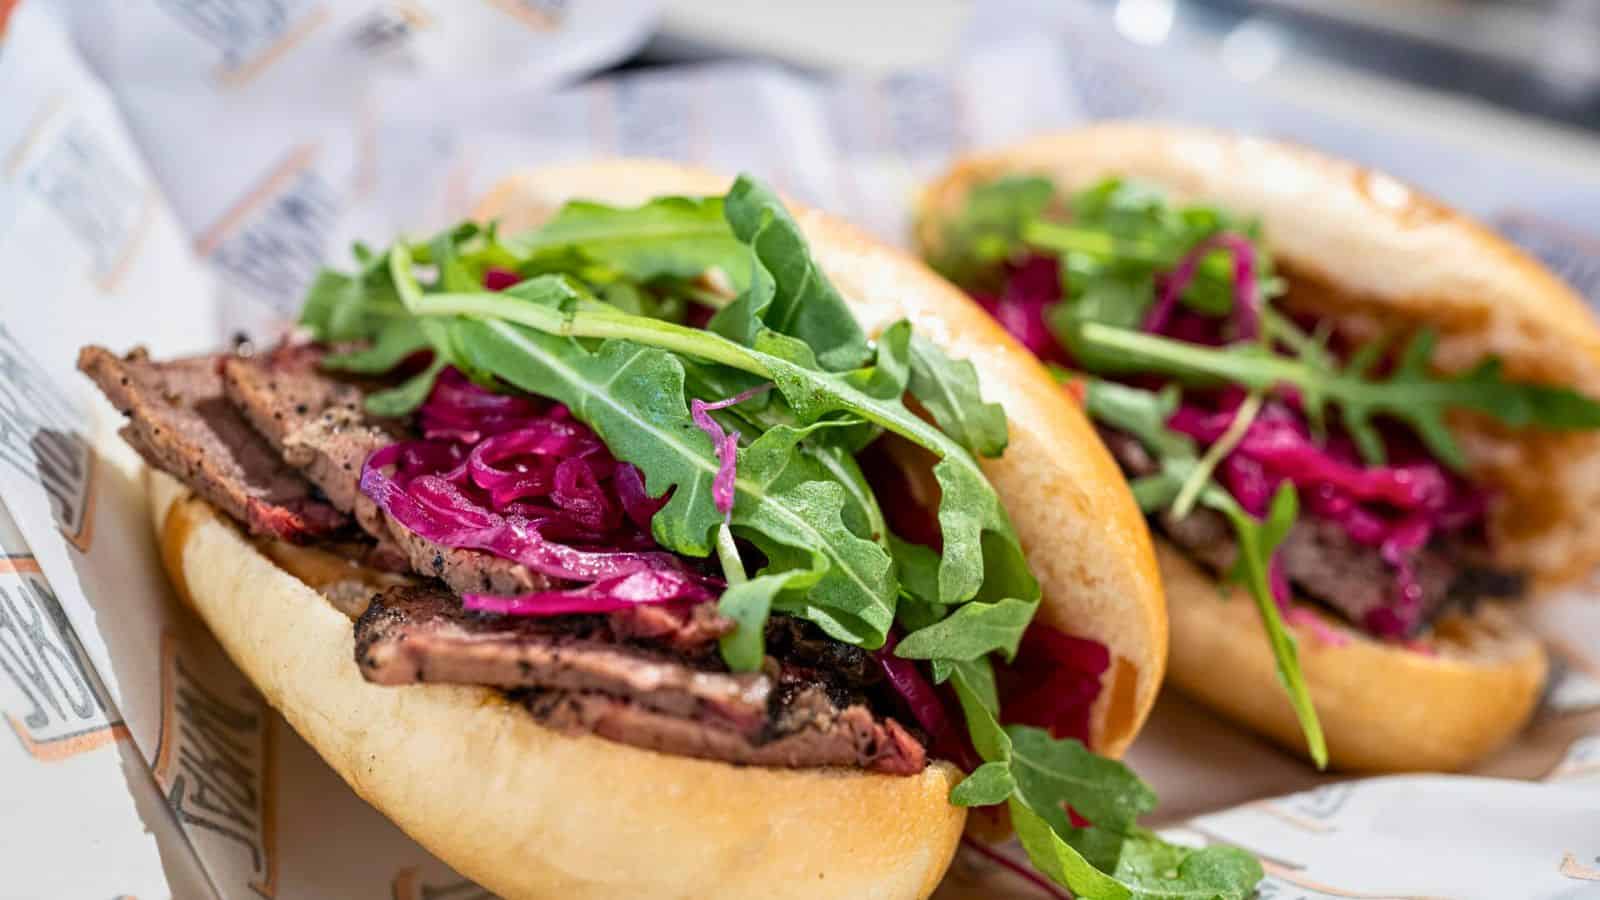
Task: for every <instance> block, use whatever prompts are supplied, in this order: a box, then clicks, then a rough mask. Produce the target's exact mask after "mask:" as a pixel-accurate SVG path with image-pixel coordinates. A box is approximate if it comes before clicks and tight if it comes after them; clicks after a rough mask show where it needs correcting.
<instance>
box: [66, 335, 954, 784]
mask: <svg viewBox="0 0 1600 900" xmlns="http://www.w3.org/2000/svg"><path fill="white" fill-rule="evenodd" d="M322 355H323V354H322V351H321V350H319V349H318V348H316V347H311V346H305V345H300V346H286V347H280V348H277V349H274V350H272V351H269V352H267V353H264V354H261V355H259V356H253V357H247V356H238V355H228V354H220V355H213V356H204V357H194V358H189V359H181V360H176V361H172V362H155V361H152V360H150V359H149V358H148V356H147V354H145V353H144V352H143V351H142V350H136V351H134V352H133V353H130V354H128V355H127V356H125V357H118V356H116V355H115V354H112V353H111V352H109V351H107V350H104V349H102V348H99V347H88V348H85V349H84V350H83V352H82V353H81V354H80V356H79V368H80V369H82V370H83V371H84V372H85V373H87V374H88V375H89V376H90V377H91V378H92V379H94V381H95V383H96V384H97V385H99V386H100V388H101V390H102V391H103V392H104V393H105V394H106V396H107V397H109V398H110V399H111V401H112V404H113V405H114V406H116V408H117V409H118V410H119V411H121V412H123V413H124V414H126V415H127V416H128V417H129V422H128V424H127V425H126V426H125V427H124V428H123V430H122V434H123V436H124V437H125V438H126V439H127V440H128V442H129V443H130V444H132V445H133V446H134V448H135V449H137V450H138V451H139V453H140V454H141V455H142V456H143V457H144V458H145V459H146V460H147V461H148V462H149V463H150V464H151V465H152V466H155V467H156V468H159V469H162V470H163V471H166V472H168V473H170V474H172V475H174V476H175V477H177V478H179V479H180V480H182V481H183V482H184V483H185V484H187V485H188V486H189V487H191V488H192V489H194V490H195V492H196V493H198V494H199V495H200V496H201V497H203V498H205V499H206V500H207V501H209V502H211V503H212V504H213V505H214V506H216V507H217V508H218V509H220V510H222V511H223V512H226V513H228V514H229V515H230V516H232V517H233V518H234V519H236V520H237V521H239V522H240V523H242V524H243V525H244V526H245V527H246V529H248V530H249V531H250V532H252V533H254V534H257V535H262V536H266V537H275V538H282V539H285V540H289V541H293V542H296V543H313V542H316V543H319V544H320V545H322V546H323V547H324V549H327V550H332V551H334V552H337V553H340V554H341V555H347V556H350V557H351V558H360V559H362V560H363V561H364V562H367V563H369V564H370V563H371V562H372V561H374V560H377V561H380V562H385V563H387V565H389V566H391V567H393V568H394V569H396V570H403V569H405V568H409V569H410V570H412V571H414V572H415V573H416V574H418V575H421V576H424V579H425V580H418V581H416V582H415V583H412V584H406V585H401V586H396V587H392V588H389V589H388V590H386V591H384V592H383V593H381V594H379V595H377V596H374V597H371V598H369V599H370V603H367V604H365V609H364V612H362V611H361V610H360V606H361V604H359V603H356V604H351V603H349V602H348V600H349V599H350V598H344V600H346V601H347V602H345V603H344V604H343V605H342V606H341V608H343V609H347V610H349V611H352V612H360V615H359V617H358V618H357V620H356V624H355V663H356V664H357V665H358V666H359V668H360V670H361V672H362V674H363V676H364V677H366V679H367V680H369V681H372V682H374V683H377V684H383V685H409V684H419V683H435V682H437V683H450V684H469V685H483V686H487V687H492V688H496V689H499V690H503V691H505V692H507V694H508V695H509V696H511V697H513V698H515V699H516V700H518V701H519V702H521V703H522V704H523V705H524V706H525V707H526V708H527V709H528V710H529V711H530V713H531V714H532V715H534V716H535V717H536V718H538V719H539V721H541V722H543V723H544V724H546V725H548V726H550V727H552V728H557V729H561V730H564V731H584V732H592V733H594V734H597V735H600V736H602V737H605V738H609V739H612V740H616V741H621V742H625V743H629V744H633V745H636V746H640V747H647V748H650V749H654V750H659V751H661V752H665V753H672V754H677V755H685V756H698V757H705V758H710V759H719V760H725V761H728V762H734V763H740V764H752V765H771V766H796V767H809V766H854V767H859V768H864V769H868V770H872V771H877V772H885V773H893V774H909V773H914V772H918V771H921V769H922V768H923V767H924V766H925V765H926V761H927V760H926V753H925V751H924V748H923V744H922V742H921V741H920V740H919V739H918V737H917V736H916V735H913V734H912V733H911V732H909V731H907V729H905V728H904V727H902V726H901V725H900V724H899V723H898V722H896V721H895V720H894V719H891V718H888V717H886V716H884V715H881V714H880V713H878V712H875V711H874V710H882V709H886V708H890V705H891V704H892V703H893V702H894V701H893V700H892V699H890V698H891V697H892V692H888V691H885V690H882V685H881V679H880V676H879V673H878V669H877V667H876V666H875V665H874V664H873V661H872V659H871V658H870V656H869V655H868V654H866V653H865V652H864V651H862V650H861V649H860V648H857V647H851V646H849V645H846V644H842V643H839V642H837V641H833V640H831V639H829V638H827V637H826V636H824V635H822V634H821V632H820V631H817V630H816V629H815V628H814V627H813V626H811V625H809V624H807V623H804V622H801V621H799V620H794V619H789V618H787V617H784V616H774V617H773V619H772V621H771V624H770V625H769V634H768V649H769V658H768V660H767V665H766V667H765V669H764V670H763V671H762V672H759V673H749V674H736V673H731V672H728V671H727V670H726V668H725V667H724V666H723V664H722V662H721V658H720V656H719V655H718V653H717V641H718V639H719V638H721V637H722V636H723V635H725V634H727V633H728V632H729V631H730V630H731V629H732V627H733V623H732V622H731V621H730V620H728V619H727V618H725V617H723V616H721V615H720V614H719V613H718V612H717V609H716V605H715V604H714V603H703V604H699V605H697V606H682V605H676V606H675V605H664V606H638V607H633V608H629V609H624V610H620V611H617V612H612V613H609V614H606V615H571V616H559V617H550V618H531V617H514V616H498V615H490V614H484V613H476V612H470V611H467V610H465V609H463V607H462V605H461V601H460V600H459V598H458V596H457V595H458V594H460V593H468V592H471V593H484V594H496V595H502V596H509V595H516V594H523V593H528V592H533V591H540V590H546V589H551V588H560V587H563V586H564V585H563V584H562V583H560V582H557V581H555V580H553V579H550V578H547V577H545V576H544V575H541V574H539V573H537V572H533V571H530V570H529V569H527V568H526V567H525V566H522V565H520V564H517V563H515V562H512V561H510V560H506V559H501V558H499V557H496V556H492V555H490V554H487V553H484V552H481V551H477V550H470V549H462V548H451V547H443V546H440V545H438V544H436V543H434V542H433V541H430V540H428V539H426V538H424V537H422V536H421V535H418V534H416V533H414V532H412V531H410V530H409V529H407V528H405V527H404V526H403V525H401V524H400V523H398V522H396V521H394V520H393V519H391V518H390V517H389V516H388V515H387V514H385V513H384V512H383V511H382V510H381V509H379V508H378V507H377V506H376V505H375V504H374V503H373V502H372V501H371V500H370V499H368V498H367V497H366V496H365V495H364V494H362V493H361V490H360V478H361V469H362V465H363V463H364V462H365V461H366V459H367V457H368V456H369V455H370V454H371V453H372V452H373V451H375V450H377V449H379V448H381V447H383V446H385V445H387V444H389V443H392V442H394V441H396V440H403V439H409V438H412V437H414V436H415V435H413V434H412V433H411V429H410V428H409V427H408V424H407V423H404V422H398V421H392V420H376V419H373V418H371V417H369V416H368V415H367V414H366V413H365V412H364V409H363V398H364V389H365V388H368V387H370V385H363V384H358V383H355V382H353V381H348V380H341V379H336V378H332V377H329V376H328V375H326V374H324V373H323V372H321V371H320V370H319V368H318V364H319V362H320V360H321V358H322ZM363 533H364V535H365V537H366V538H368V539H370V540H369V541H368V542H366V543H365V544H361V543H357V544H355V545H354V546H356V547H358V548H359V549H358V550H354V551H353V550H352V549H351V547H352V544H351V539H352V538H353V537H354V536H356V535H361V534H363ZM352 554H353V555H352ZM434 579H437V580H434Z"/></svg>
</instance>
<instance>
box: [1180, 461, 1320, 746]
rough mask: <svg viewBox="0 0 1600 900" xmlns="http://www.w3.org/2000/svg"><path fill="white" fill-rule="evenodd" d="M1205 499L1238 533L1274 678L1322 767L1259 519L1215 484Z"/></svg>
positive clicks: (1311, 710)
mask: <svg viewBox="0 0 1600 900" xmlns="http://www.w3.org/2000/svg"><path fill="white" fill-rule="evenodd" d="M1206 500H1207V505H1209V506H1211V507H1212V508H1213V509H1216V510H1217V511H1219V512H1221V513H1222V514H1223V515H1225V516H1226V517H1227V518H1228V521H1230V522H1231V523H1232V524H1233V530H1234V533H1235V534H1236V535H1238V542H1237V543H1238V545H1239V562H1240V566H1241V568H1242V569H1243V575H1244V581H1245V586H1246V587H1247V588H1248V593H1249V594H1250V596H1251V597H1252V598H1253V599H1254V600H1255V601H1256V609H1257V610H1258V611H1259V612H1260V614H1261V620H1262V624H1263V626H1264V628H1265V630H1266V632H1267V641H1268V643H1270V644H1271V645H1272V655H1273V657H1274V658H1275V659H1276V661H1277V667H1278V679H1279V680H1280V681H1282V682H1283V687H1284V691H1285V692H1286V693H1287V694H1288V695H1289V705H1290V706H1292V707H1294V713H1295V717H1296V718H1298V719H1299V720H1300V730H1301V732H1302V733H1303V735H1304V736H1305V739H1306V748H1307V750H1309V751H1310V753H1311V760H1312V761H1313V762H1315V763H1316V764H1317V768H1319V769H1326V768H1327V767H1328V742H1327V738H1325V737H1324V736H1323V733H1322V722H1321V721H1320V720H1319V719H1318V718H1317V709H1316V707H1315V706H1314V705H1313V704H1312V702H1311V688H1310V686H1308V685H1307V684H1306V677H1305V672H1304V671H1303V670H1302V669H1301V668H1300V654H1299V648H1298V647H1297V646H1296V642H1295V639H1294V636H1293V635H1291V634H1290V633H1289V629H1288V627H1287V626H1285V625H1284V622H1283V613H1282V612H1280V611H1279V610H1278V602H1277V600H1276V598H1274V597H1273V595H1272V583H1271V579H1270V578H1269V576H1268V571H1267V567H1268V566H1269V565H1271V558H1270V555H1271V551H1272V549H1273V548H1271V547H1265V548H1264V547H1263V546H1262V541H1261V540H1260V535H1261V529H1262V525H1261V523H1259V522H1257V521H1256V520H1255V519H1254V518H1253V517H1252V516H1251V515H1250V514H1249V513H1248V512H1246V511H1245V509H1244V507H1242V506H1240V505H1239V503H1238V501H1237V500H1235V499H1234V498H1233V495H1232V494H1229V493H1227V492H1226V491H1224V490H1222V489H1221V488H1217V489H1216V490H1214V491H1208V492H1207V497H1206ZM1274 505H1276V499H1275V500H1274Z"/></svg>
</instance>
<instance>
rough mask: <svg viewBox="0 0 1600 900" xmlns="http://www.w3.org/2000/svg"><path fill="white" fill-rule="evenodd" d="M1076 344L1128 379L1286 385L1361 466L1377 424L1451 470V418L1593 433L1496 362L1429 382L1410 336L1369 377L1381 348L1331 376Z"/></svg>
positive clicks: (1590, 424)
mask: <svg viewBox="0 0 1600 900" xmlns="http://www.w3.org/2000/svg"><path fill="white" fill-rule="evenodd" d="M1077 339H1078V340H1079V341H1081V342H1083V343H1085V344H1088V345H1091V346H1094V347H1097V348H1099V349H1100V350H1101V351H1103V352H1106V353H1111V354H1115V355H1116V356H1117V357H1118V358H1119V359H1120V360H1121V365H1123V366H1125V367H1127V369H1128V370H1132V371H1140V372H1147V373H1148V372H1158V373H1162V374H1167V375H1173V376H1176V377H1179V378H1189V379H1199V380H1203V381H1210V382H1216V381H1220V382H1225V383H1230V384H1240V385H1243V386H1245V387H1248V388H1251V389H1253V390H1271V389H1273V388H1276V387H1279V386H1282V385H1290V386H1293V387H1296V388H1299V389H1300V391H1301V394H1302V396H1303V397H1304V398H1305V401H1306V403H1307V405H1308V407H1310V406H1315V407H1317V408H1318V409H1320V408H1321V407H1322V406H1323V405H1324V404H1327V403H1331V404H1334V405H1336V406H1337V407H1338V408H1339V411H1340V417H1341V420H1342V422H1343V423H1344V426H1345V427H1346V429H1348V430H1349V431H1350V433H1351V436H1352V437H1353V438H1354V439H1355V441H1356V444H1357V446H1358V447H1359V448H1360V449H1361V451H1362V455H1363V456H1364V457H1366V459H1367V461H1368V462H1369V463H1373V464H1380V463H1382V462H1383V442H1382V440H1381V438H1379V437H1378V434H1377V431H1376V429H1375V427H1374V426H1373V424H1372V419H1373V418H1374V417H1375V416H1385V417H1388V418H1391V419H1395V420H1397V421H1400V422H1404V423H1406V424H1407V425H1410V426H1411V428H1412V429H1413V430H1414V431H1415V432H1416V433H1417V436H1418V437H1420V438H1421V439H1422V441H1423V443H1424V444H1425V445H1426V446H1427V447H1428V450H1429V451H1430V452H1431V453H1433V455H1435V456H1437V457H1438V458H1439V459H1440V460H1442V461H1443V462H1445V463H1446V464H1448V465H1450V466H1451V467H1453V468H1455V469H1458V470H1459V469H1461V468H1462V467H1463V466H1464V465H1465V458H1464V456H1463V455H1462V453H1461V450H1460V448H1459V447H1458V446H1457V445H1456V441H1455V439H1454V438H1453V437H1452V436H1451V434H1450V432H1449V430H1448V429H1447V428H1446V426H1445V416H1446V415H1447V414H1448V413H1449V412H1451V411H1453V410H1471V411H1474V412H1479V413H1483V414H1484V415H1487V416H1489V417H1491V418H1494V419H1496V420H1498V421H1500V422H1501V423H1503V424H1505V425H1508V426H1510V427H1512V428H1527V427H1538V428H1546V429H1551V430H1571V429H1590V428H1600V402H1596V401H1594V400H1591V399H1589V398H1588V397H1585V396H1584V395H1582V394H1580V393H1578V392H1577V391H1574V390H1572V389H1570V388H1561V387H1550V386H1547V385H1538V384H1515V383H1510V382H1507V381H1505V380H1504V379H1503V378H1502V377H1501V374H1500V364H1499V362H1498V361H1497V360H1494V359H1488V360H1484V361H1483V362H1482V363H1480V364H1478V365H1477V366H1476V367H1475V368H1473V369H1471V370H1469V371H1467V372H1463V373H1461V374H1459V375H1454V376H1448V375H1435V374H1433V373H1432V372H1430V371H1429V370H1428V368H1427V360H1428V359H1429V358H1430V357H1431V355H1432V350H1433V345H1434V342H1435V341H1436V339H1437V335H1436V334H1435V333H1434V332H1433V331H1432V330H1431V329H1423V330H1421V331H1419V332H1418V333H1417V334H1416V335H1415V336H1414V337H1413V338H1412V340H1411V342H1410V343H1409V344H1408V345H1407V347H1406V348H1405V350H1404V351H1403V352H1402V353H1401V355H1400V358H1399V360H1398V364H1397V365H1396V367H1395V369H1394V371H1393V372H1391V373H1390V374H1389V375H1387V376H1383V377H1380V376H1374V375H1371V374H1369V370H1370V368H1371V366H1372V364H1374V363H1375V362H1376V360H1377V357H1378V356H1379V355H1380V354H1381V345H1378V344H1372V345H1368V347H1369V348H1376V350H1373V349H1368V350H1367V352H1365V353H1360V352H1358V353H1357V354H1356V355H1355V356H1353V357H1352V358H1351V361H1350V364H1349V365H1347V366H1346V367H1345V368H1343V369H1335V368H1333V367H1332V366H1331V364H1328V363H1326V361H1325V360H1324V361H1322V362H1319V360H1318V359H1317V358H1316V357H1314V356H1306V355H1302V356H1301V357H1300V358H1289V357H1285V356H1280V355H1278V354H1276V353H1273V352H1272V351H1270V350H1268V349H1266V348H1264V347H1261V346H1259V345H1254V344H1251V345H1234V346H1230V347H1204V346H1200V345H1197V344H1190V343H1185V342H1183V341H1177V340H1172V339H1170V338H1164V337H1159V336H1157V335H1151V334H1142V333H1139V332H1134V331H1127V330H1124V329H1120V328H1111V327H1107V326H1105V325H1100V324H1096V323H1086V324H1083V325H1081V326H1079V328H1078V334H1077Z"/></svg>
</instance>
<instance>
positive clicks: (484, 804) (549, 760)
mask: <svg viewBox="0 0 1600 900" xmlns="http://www.w3.org/2000/svg"><path fill="white" fill-rule="evenodd" d="M147 486H148V489H149V496H150V504H151V507H150V508H151V514H152V516H153V518H154V520H155V525H156V529H157V533H158V534H159V535H160V536H161V546H162V555H163V558H164V560H165V562H166V566H167V571H168V573H169V574H170V575H171V576H172V580H173V582H174V584H175V585H177V586H178V589H179V593H180V594H182V595H183V596H184V598H185V599H186V600H187V601H188V602H189V603H190V605H192V606H193V607H194V609H195V610H196V611H197V612H198V613H199V614H200V617H201V618H202V619H204V620H205V622H206V624H207V625H208V626H210V628H211V631H212V632H213V633H214V634H215V635H216V636H217V640H218V641H220V642H221V644H222V647H223V649H224V650H226V651H227V653H228V655H229V656H230V657H232V658H233V661H234V662H235V663H237V664H238V666H239V668H240V669H242V670H243V671H244V673H245V674H246V675H247V676H249V678H250V680H251V681H252V682H254V683H255V685H256V687H257V688H259V689H260V690H261V693H262V694H263V695H264V696H265V697H266V698H267V702H268V703H271V704H272V706H273V707H274V708H276V709H277V710H279V711H280V712H282V713H283V716H284V718H285V719H287V720H288V721H289V724H290V725H292V726H293V727H294V729H295V731H297V732H299V733H300V735H301V736H302V737H304V738H305V739H306V742H307V743H309V744H311V746H312V747H315V748H316V750H317V752H318V753H320V754H321V755H322V758H323V759H325V760H327V761H328V764H329V765H331V766H332V767H333V769H334V771H336V772H338V773H339V775H340V777H342V778H344V780H345V781H347V782H349V783H350V786H351V787H353V788H355V791H356V793H357V794H360V795H361V797H362V799H364V800H366V801H367V802H368V803H371V804H372V805H373V806H375V807H377V808H378V809H379V810H380V811H382V812H383V813H384V815H386V816H388V817H389V818H391V819H393V820H394V821H395V823H396V824H398V825H399V826H400V827H401V828H402V829H404V830H405V832H406V833H407V834H409V835H411V836H412V837H413V838H416V840H417V842H418V843H420V844H422V845H423V846H424V847H427V848H428V849H429V850H431V851H433V852H434V853H435V854H436V855H437V856H438V857H439V858H440V859H443V860H444V861H445V862H447V863H449V864H450V865H451V866H453V867H454V868H455V869H456V870H457V871H459V872H461V873H462V874H463V875H466V876H468V877H470V878H472V879H473V880H475V881H477V882H478V883H479V884H481V885H483V886H484V887H486V888H488V889H490V890H492V891H494V892H495V893H496V894H498V895H500V896H503V897H507V898H513V900H515V898H563V900H564V898H574V900H590V898H595V900H599V898H605V900H611V898H635V897H681V898H686V900H687V898H691V897H704V896H710V895H715V896H727V897H772V898H780V897H794V898H800V897H815V896H819V895H821V896H839V897H877V898H885V900H887V898H908V897H926V896H927V895H928V894H929V893H931V892H932V891H933V888H934V887H935V885H937V884H938V882H939V878H940V876H942V875H943V874H944V870H945V867H946V866H948V865H949V864H950V859H951V857H952V856H953V855H954V853H955V848H956V841H957V840H958V839H959V837H960V836H961V827H962V823H963V821H964V819H965V811H964V810H962V809H959V808H957V807H954V806H951V805H950V803H949V800H948V795H949V793H950V788H951V787H953V786H954V785H955V783H956V782H957V781H959V780H960V778H961V773H960V772H959V771H958V770H956V769H955V768H954V767H952V766H950V765H949V764H946V763H939V764H937V765H933V766H929V767H928V768H927V769H926V770H924V771H923V772H922V774H920V775H915V776H908V777H896V776H893V775H874V774H866V773H862V772H856V771H850V770H842V769H828V770H814V771H803V770H793V769H769V768H758V767H743V768H741V767H735V766H730V765H727V764H725V763H720V762H711V761H707V760H701V759H691V758H688V757H681V756H667V755H664V754H660V753H656V752H653V751H650V750H641V749H638V748H636V747H630V746H628V745H626V744H618V743H615V742H612V741H608V740H605V739H603V738H598V737H593V736H588V735H583V736H572V735H566V734H561V733H559V732H556V731H551V730H549V729H546V728H544V727H542V726H540V725H539V724H537V723H536V722H535V721H534V719H533V717H532V716H530V715H528V712H527V710H525V709H523V708H522V707H520V706H518V705H516V704H513V703H511V702H509V701H507V700H505V699H504V698H503V696H502V695H501V694H500V693H499V692H497V691H493V690H490V689H488V688H481V687H462V686H454V685H435V684H428V685H411V686H407V687H403V688H394V687H382V686H379V685H374V684H369V683H368V682H367V681H366V680H365V679H363V678H362V677H361V672H360V670H359V669H358V668H357V666H356V664H355V649H354V646H353V637H352V633H351V627H350V620H349V619H348V618H346V617H345V616H344V615H343V614H342V613H340V612H339V611H337V610H336V609H334V608H333V606H331V605H330V604H329V603H328V601H327V600H325V599H324V598H323V597H322V595H321V594H319V593H317V592H316V591H314V590H312V589H311V588H310V587H308V586H307V585H305V584H304V583H302V582H301V581H300V580H299V579H297V578H295V577H294V576H293V575H290V574H289V573H288V572H285V571H284V570H283V569H281V568H279V567H278V566H277V565H276V564H275V563H273V562H272V561H271V560H270V559H268V558H267V557H266V556H264V555H263V554H262V553H261V552H259V551H258V550H257V549H256V547H255V545H254V544H252V543H251V542H250V541H249V540H247V539H246V538H245V537H243V536H242V535H241V534H240V533H239V531H238V529H237V528H235V527H234V525H233V524H232V523H231V522H229V521H228V520H227V519H226V518H225V517H224V516H222V515H221V514H219V513H218V512H217V511H216V510H214V509H213V508H212V507H211V506H210V505H209V504H207V503H206V502H205V501H203V500H201V499H199V498H197V497H195V496H193V495H192V494H191V493H190V492H189V491H188V489H187V488H185V487H183V486H182V485H181V484H179V483H178V482H177V481H175V480H173V479H172V478H171V477H169V476H167V475H166V474H165V473H162V472H156V471H151V472H149V476H148V485H147Z"/></svg>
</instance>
